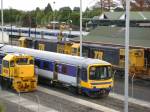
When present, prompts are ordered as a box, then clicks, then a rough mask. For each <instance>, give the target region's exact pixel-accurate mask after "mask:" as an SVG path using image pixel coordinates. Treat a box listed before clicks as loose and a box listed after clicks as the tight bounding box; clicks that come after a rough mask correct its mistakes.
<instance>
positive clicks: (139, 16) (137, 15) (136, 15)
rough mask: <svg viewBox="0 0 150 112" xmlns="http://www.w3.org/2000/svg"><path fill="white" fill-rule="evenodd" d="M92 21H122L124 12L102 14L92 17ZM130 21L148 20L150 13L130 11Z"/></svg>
mask: <svg viewBox="0 0 150 112" xmlns="http://www.w3.org/2000/svg"><path fill="white" fill-rule="evenodd" d="M93 19H100V20H103V19H105V20H124V19H125V12H123V11H120V12H104V13H102V14H101V15H100V16H97V17H94V18H93ZM130 20H142V21H143V20H144V21H145V20H150V12H149V11H131V12H130Z"/></svg>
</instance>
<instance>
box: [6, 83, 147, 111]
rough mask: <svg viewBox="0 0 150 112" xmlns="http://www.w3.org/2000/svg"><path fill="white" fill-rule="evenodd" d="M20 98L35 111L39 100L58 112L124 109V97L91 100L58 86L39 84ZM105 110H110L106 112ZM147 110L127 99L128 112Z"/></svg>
mask: <svg viewBox="0 0 150 112" xmlns="http://www.w3.org/2000/svg"><path fill="white" fill-rule="evenodd" d="M118 84H119V83H118ZM144 89H145V88H144ZM11 93H12V92H11ZM16 95H17V94H16ZM21 97H22V98H24V99H27V100H29V101H31V102H34V103H35V105H36V106H35V108H36V109H37V105H38V100H39V103H40V104H39V105H41V106H43V107H45V108H51V109H54V110H56V111H59V112H77V111H80V112H101V111H105V112H110V110H112V111H115V112H118V111H120V112H122V111H123V109H124V97H123V96H122V95H118V94H112V93H111V94H110V95H109V97H107V98H103V99H92V98H89V97H86V96H82V95H76V94H72V93H70V92H69V91H68V90H67V89H66V88H64V87H59V86H58V87H51V88H50V87H49V86H48V85H41V84H40V86H39V88H38V90H37V91H35V92H31V93H23V94H21ZM8 99H9V98H8ZM8 99H5V100H8ZM23 104H24V103H23ZM24 106H25V105H21V107H23V108H25V107H24ZM102 108H103V109H102ZM105 109H110V110H109V111H107V110H105ZM149 110H150V103H149V102H146V101H141V100H136V99H132V98H130V99H129V112H149ZM32 111H33V110H32ZM32 111H31V112H32ZM8 112H9V111H8ZM14 112H15V111H14ZM29 112H30V111H29Z"/></svg>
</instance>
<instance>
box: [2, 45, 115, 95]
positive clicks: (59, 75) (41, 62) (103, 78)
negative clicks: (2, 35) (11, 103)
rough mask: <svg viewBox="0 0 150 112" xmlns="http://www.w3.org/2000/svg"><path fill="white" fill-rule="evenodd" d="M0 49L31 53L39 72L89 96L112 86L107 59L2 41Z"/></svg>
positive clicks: (107, 89) (105, 93)
mask: <svg viewBox="0 0 150 112" xmlns="http://www.w3.org/2000/svg"><path fill="white" fill-rule="evenodd" d="M0 49H1V50H2V51H6V52H19V53H23V54H28V55H31V56H34V57H35V65H37V66H38V68H37V70H36V71H37V74H39V76H41V77H45V78H46V79H49V80H50V81H51V82H60V83H64V84H65V85H67V86H68V87H69V88H75V89H77V91H78V92H79V93H85V94H87V95H88V96H90V97H97V96H107V95H108V94H109V92H110V90H111V88H112V87H113V78H112V72H111V64H110V63H108V62H105V61H102V60H98V59H90V58H83V57H78V56H71V55H65V54H59V53H53V52H46V51H39V50H33V49H28V48H20V47H14V46H13V47H12V46H8V45H4V46H3V45H1V47H0Z"/></svg>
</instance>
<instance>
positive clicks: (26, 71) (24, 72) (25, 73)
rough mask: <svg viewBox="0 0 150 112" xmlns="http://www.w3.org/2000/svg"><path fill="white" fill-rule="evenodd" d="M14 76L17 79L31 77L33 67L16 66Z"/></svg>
mask: <svg viewBox="0 0 150 112" xmlns="http://www.w3.org/2000/svg"><path fill="white" fill-rule="evenodd" d="M16 74H17V76H18V77H33V76H34V65H17V67H16Z"/></svg>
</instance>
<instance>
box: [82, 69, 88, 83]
mask: <svg viewBox="0 0 150 112" xmlns="http://www.w3.org/2000/svg"><path fill="white" fill-rule="evenodd" d="M81 79H82V80H83V81H85V82H86V81H87V70H86V68H83V69H82V73H81Z"/></svg>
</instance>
